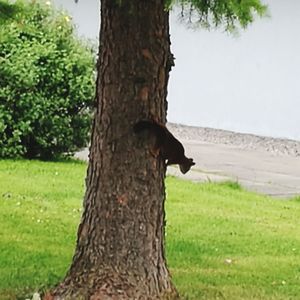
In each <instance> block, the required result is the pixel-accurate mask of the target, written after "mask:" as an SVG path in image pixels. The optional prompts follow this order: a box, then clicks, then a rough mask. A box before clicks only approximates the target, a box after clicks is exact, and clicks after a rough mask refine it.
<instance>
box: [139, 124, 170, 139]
mask: <svg viewBox="0 0 300 300" xmlns="http://www.w3.org/2000/svg"><path fill="white" fill-rule="evenodd" d="M145 130H149V131H151V132H153V133H154V134H155V135H156V136H159V137H161V136H164V135H165V128H164V127H163V125H160V124H158V123H156V122H154V121H150V120H141V121H139V122H137V123H136V124H135V125H134V126H133V131H134V132H135V133H140V132H142V131H145Z"/></svg>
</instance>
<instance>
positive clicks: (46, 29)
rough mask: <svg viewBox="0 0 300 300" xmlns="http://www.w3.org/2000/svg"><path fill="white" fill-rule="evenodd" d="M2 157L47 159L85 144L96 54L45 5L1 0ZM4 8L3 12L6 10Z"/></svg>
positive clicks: (63, 17)
mask: <svg viewBox="0 0 300 300" xmlns="http://www.w3.org/2000/svg"><path fill="white" fill-rule="evenodd" d="M0 8H1V11H2V12H1V14H0V24H1V26H0V157H16V156H25V157H30V158H32V157H40V158H45V159H49V158H52V157H54V156H56V155H58V154H61V153H65V152H73V151H75V150H76V149H78V148H80V147H83V146H85V145H86V144H87V141H88V133H89V129H90V123H91V112H90V110H91V107H92V103H93V98H94V82H95V78H94V77H95V72H94V65H95V55H94V51H93V49H92V47H91V45H88V44H87V43H86V42H83V41H81V40H79V39H78V38H76V35H75V31H74V25H73V24H72V23H71V19H70V17H69V16H67V15H66V14H65V13H63V12H58V11H55V10H54V9H53V8H52V7H50V6H49V5H47V4H42V3H39V2H36V1H31V2H29V1H25V0H17V1H16V2H14V3H13V4H12V3H11V2H10V1H8V0H0ZM2 8H3V10H2Z"/></svg>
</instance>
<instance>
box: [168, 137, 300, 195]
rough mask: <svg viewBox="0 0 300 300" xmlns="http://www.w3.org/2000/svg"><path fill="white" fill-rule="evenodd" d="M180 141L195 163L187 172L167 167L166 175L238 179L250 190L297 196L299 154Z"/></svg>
mask: <svg viewBox="0 0 300 300" xmlns="http://www.w3.org/2000/svg"><path fill="white" fill-rule="evenodd" d="M182 142H183V144H184V145H185V149H186V156H187V157H193V158H194V160H195V161H196V166H195V167H194V168H193V170H192V171H191V172H189V173H188V174H186V175H181V173H180V172H179V169H176V168H170V169H169V171H168V172H169V174H172V175H176V176H180V177H183V178H184V177H185V178H187V179H190V180H196V181H224V180H225V181H226V180H232V181H237V182H239V183H240V184H241V185H242V186H243V187H245V188H246V189H248V190H250V191H255V192H258V193H262V194H266V195H270V196H273V197H279V198H289V197H293V196H296V195H300V157H293V156H284V155H281V156H280V155H276V154H274V153H272V152H268V151H259V150H249V149H248V150H246V149H241V148H239V147H235V146H229V145H222V144H213V143H204V142H199V141H191V140H188V141H184V140H183V141H182Z"/></svg>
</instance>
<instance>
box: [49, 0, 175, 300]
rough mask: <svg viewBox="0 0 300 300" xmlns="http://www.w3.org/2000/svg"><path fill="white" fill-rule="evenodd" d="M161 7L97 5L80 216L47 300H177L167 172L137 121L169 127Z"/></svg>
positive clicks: (155, 3) (114, 0)
mask: <svg viewBox="0 0 300 300" xmlns="http://www.w3.org/2000/svg"><path fill="white" fill-rule="evenodd" d="M168 22H169V20H168V13H167V12H166V11H165V9H164V1H163V0H102V3H101V32H100V56H99V63H98V68H99V69H98V79H97V108H96V112H95V118H94V124H93V131H92V141H91V148H90V157H89V167H88V174H87V179H86V194H85V199H84V212H83V215H82V219H81V224H80V226H79V229H78V239H77V246H76V251H75V255H74V257H73V262H72V265H71V267H70V270H69V271H68V273H67V275H66V277H65V279H64V280H63V282H62V283H60V284H59V285H58V286H57V287H56V288H55V289H53V290H52V292H51V295H52V296H53V297H54V299H101V300H102V299H177V297H178V294H177V292H176V289H175V287H174V286H173V285H172V283H171V279H170V275H169V272H168V269H167V267H166V260H165V256H164V200H165V186H164V177H165V165H164V162H163V161H162V160H161V159H160V158H155V157H154V156H152V155H151V152H150V144H151V141H150V140H147V137H146V136H137V135H135V134H134V133H133V129H132V128H133V125H134V124H135V123H136V122H137V121H139V120H141V119H148V118H151V119H155V120H157V121H160V122H162V123H165V122H166V94H167V83H168V76H169V70H170V67H171V64H172V62H171V61H170V57H171V55H170V40H169V25H168Z"/></svg>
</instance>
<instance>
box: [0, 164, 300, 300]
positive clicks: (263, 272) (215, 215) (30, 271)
mask: <svg viewBox="0 0 300 300" xmlns="http://www.w3.org/2000/svg"><path fill="white" fill-rule="evenodd" d="M85 174H86V164H85V163H81V162H76V161H68V162H40V161H24V160H21V161H11V160H3V161H0V224H1V229H0V299H17V298H19V299H24V297H25V296H26V295H29V294H32V293H33V292H34V291H36V290H39V291H40V290H43V289H44V288H47V287H49V286H53V285H54V284H56V283H57V282H58V281H59V280H60V279H62V277H63V276H64V274H65V272H66V270H67V268H68V266H69V264H70V261H71V258H72V255H73V250H74V244H75V240H76V230H77V226H78V223H79V220H80V215H81V203H82V198H83V193H84V177H85ZM166 206H167V207H166V208H167V217H166V218H167V258H168V264H169V267H170V271H171V273H172V275H173V280H174V282H175V284H176V286H177V287H178V289H179V291H180V293H181V294H182V295H183V297H185V298H187V299H229V300H231V299H232V300H234V299H266V300H268V299H270V300H271V299H300V284H299V283H300V226H299V225H300V218H299V215H300V201H299V198H295V199H293V200H291V201H278V200H274V199H271V198H269V197H264V196H259V195H256V194H254V193H249V192H246V191H244V190H243V189H242V188H241V187H240V186H239V185H238V184H237V183H232V182H227V183H222V184H213V183H207V184H195V183H191V182H186V181H180V180H178V179H176V178H172V177H170V178H168V179H167V203H166Z"/></svg>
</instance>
